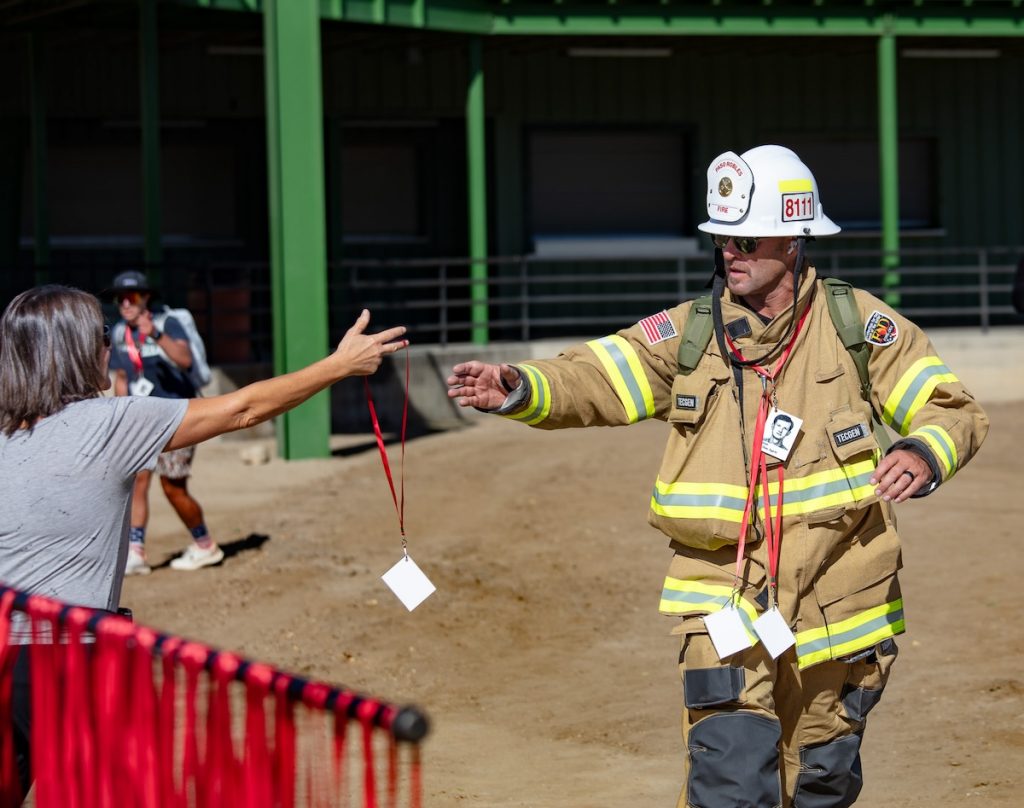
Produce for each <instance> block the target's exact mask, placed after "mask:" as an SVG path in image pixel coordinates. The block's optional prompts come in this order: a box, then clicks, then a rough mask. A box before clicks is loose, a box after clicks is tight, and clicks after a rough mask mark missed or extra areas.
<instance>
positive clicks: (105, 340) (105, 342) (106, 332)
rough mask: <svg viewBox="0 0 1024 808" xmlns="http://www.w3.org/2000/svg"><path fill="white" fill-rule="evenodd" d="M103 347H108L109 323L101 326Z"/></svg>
mask: <svg viewBox="0 0 1024 808" xmlns="http://www.w3.org/2000/svg"><path fill="white" fill-rule="evenodd" d="M103 347H104V348H109V347H110V326H109V325H104V326H103Z"/></svg>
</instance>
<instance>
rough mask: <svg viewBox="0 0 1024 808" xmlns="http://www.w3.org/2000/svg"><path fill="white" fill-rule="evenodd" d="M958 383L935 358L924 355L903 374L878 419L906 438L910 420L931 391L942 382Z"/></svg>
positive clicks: (925, 401) (929, 395) (940, 361)
mask: <svg viewBox="0 0 1024 808" xmlns="http://www.w3.org/2000/svg"><path fill="white" fill-rule="evenodd" d="M957 381H960V380H959V379H958V378H957V377H956V376H954V375H953V373H952V372H950V370H949V368H948V367H946V366H945V364H943V362H942V360H941V359H939V357H937V356H926V357H925V358H924V359H918V360H917V361H916V362H915V363H914V364H913V365H911V366H910V369H909V370H908V371H907V372H906V373H904V374H903V375H902V376H901V377H900V380H899V381H898V382H897V383H896V386H895V387H894V388H893V389H892V392H891V393H890V394H889V397H888V398H887V399H886V400H885V406H884V407H883V408H882V420H883V421H885V422H886V423H887V424H889V426H891V427H892V428H893V429H895V430H896V431H897V432H899V433H900V434H901V435H904V436H905V435H906V434H907V430H908V429H910V422H911V421H913V420H914V416H915V415H917V412H918V410H920V409H921V407H923V406H924V405H925V403H927V401H928V399H929V398H930V397H931V394H932V391H933V390H934V389H935V388H936V387H937V386H938V385H940V384H942V383H943V382H957Z"/></svg>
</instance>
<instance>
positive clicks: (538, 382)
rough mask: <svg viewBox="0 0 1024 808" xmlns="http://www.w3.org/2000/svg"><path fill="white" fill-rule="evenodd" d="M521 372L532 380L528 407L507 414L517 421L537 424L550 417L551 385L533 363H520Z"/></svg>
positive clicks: (507, 416)
mask: <svg viewBox="0 0 1024 808" xmlns="http://www.w3.org/2000/svg"><path fill="white" fill-rule="evenodd" d="M517 367H518V368H519V370H520V372H522V373H525V374H526V378H527V379H528V380H529V382H530V402H529V404H527V406H526V409H524V410H520V411H519V412H515V413H512V414H511V415H506V416H505V417H506V418H513V419H515V420H516V421H525V422H526V423H528V424H537V423H540V422H541V421H543V420H544V419H545V418H547V417H548V414H549V413H550V412H551V385H550V384H549V383H548V380H547V378H546V377H545V376H544V374H543V373H541V372H540V371H539V370H537V368H535V367H533V366H532V365H518V366H517Z"/></svg>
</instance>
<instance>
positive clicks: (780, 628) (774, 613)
mask: <svg viewBox="0 0 1024 808" xmlns="http://www.w3.org/2000/svg"><path fill="white" fill-rule="evenodd" d="M754 631H756V632H757V636H758V637H760V638H761V642H763V643H764V647H765V648H766V649H767V651H768V653H769V654H771V655H772V659H777V658H778V657H779V656H780V655H781V654H782V653H783V652H784V651H785V650H786V649H787V648H789V647H790V646H792V645H795V644H796V637H794V636H793V632H792V631H790V630H789V626H787V625H786V621H785V620H784V619H783V617H782V615H781V614H780V613H779V610H778V609H769V610H768V611H767V612H765V613H764V614H762V615H761V616H760V617H759V618H757V620H755V621H754Z"/></svg>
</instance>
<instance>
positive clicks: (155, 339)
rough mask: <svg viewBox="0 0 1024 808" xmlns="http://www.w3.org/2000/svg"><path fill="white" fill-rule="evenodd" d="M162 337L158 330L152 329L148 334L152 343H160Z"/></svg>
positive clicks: (162, 333)
mask: <svg viewBox="0 0 1024 808" xmlns="http://www.w3.org/2000/svg"><path fill="white" fill-rule="evenodd" d="M163 335H164V332H163V331H159V330H157V329H155V328H154V329H153V331H152V333H150V335H149V338H150V339H151V340H153V342H159V341H160V337H162V336H163Z"/></svg>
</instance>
